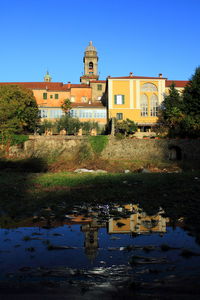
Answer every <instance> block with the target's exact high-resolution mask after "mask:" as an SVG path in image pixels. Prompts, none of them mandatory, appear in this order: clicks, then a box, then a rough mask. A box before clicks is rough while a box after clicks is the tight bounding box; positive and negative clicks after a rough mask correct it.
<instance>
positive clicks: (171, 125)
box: [158, 83, 183, 137]
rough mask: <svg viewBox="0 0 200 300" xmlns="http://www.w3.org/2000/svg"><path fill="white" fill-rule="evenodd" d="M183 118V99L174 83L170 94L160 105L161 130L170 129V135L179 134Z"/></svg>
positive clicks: (159, 121)
mask: <svg viewBox="0 0 200 300" xmlns="http://www.w3.org/2000/svg"><path fill="white" fill-rule="evenodd" d="M182 119H183V101H182V98H181V96H180V94H179V92H178V91H177V89H176V88H175V84H174V83H173V84H172V85H171V86H170V89H169V95H166V96H165V99H164V101H163V103H162V106H161V107H160V111H159V119H158V123H159V130H158V131H159V132H166V131H168V135H169V136H171V137H173V136H176V135H179V133H180V128H179V123H180V121H181V120H182Z"/></svg>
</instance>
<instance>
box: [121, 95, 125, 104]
mask: <svg viewBox="0 0 200 300" xmlns="http://www.w3.org/2000/svg"><path fill="white" fill-rule="evenodd" d="M124 98H125V97H124V95H122V104H124V103H125V100H124Z"/></svg>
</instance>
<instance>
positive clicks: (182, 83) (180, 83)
mask: <svg viewBox="0 0 200 300" xmlns="http://www.w3.org/2000/svg"><path fill="white" fill-rule="evenodd" d="M188 82H189V81H187V80H166V83H165V85H166V87H170V85H172V83H174V84H175V86H176V87H185V86H186V85H187V84H188Z"/></svg>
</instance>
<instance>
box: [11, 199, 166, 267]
mask: <svg viewBox="0 0 200 300" xmlns="http://www.w3.org/2000/svg"><path fill="white" fill-rule="evenodd" d="M82 209H84V210H85V213H83V212H82V211H81V210H82ZM47 211H48V213H49V216H48V217H47V216H45V217H44V215H43V216H41V215H40V217H34V218H29V219H26V220H22V221H21V222H20V223H18V224H15V225H14V224H10V225H9V226H7V228H13V227H39V228H46V229H51V228H55V227H59V226H63V225H68V226H71V225H80V230H81V232H82V233H83V234H84V249H85V254H86V256H87V257H88V259H89V260H90V261H93V260H94V259H95V257H96V255H97V252H98V249H99V242H98V241H99V240H98V231H99V229H100V228H106V229H107V233H108V234H131V235H132V236H133V237H134V236H135V235H139V234H152V233H159V234H164V233H165V232H166V226H167V223H168V222H169V219H168V218H165V217H163V214H164V211H163V210H162V209H160V210H159V211H158V212H157V213H156V214H154V215H151V216H150V215H148V214H147V213H146V212H144V211H143V209H141V208H140V207H139V206H138V205H136V204H127V205H123V206H120V205H115V206H112V207H111V206H109V205H105V206H98V207H87V208H86V207H84V208H83V207H80V210H79V209H77V210H76V212H75V213H73V214H66V215H65V218H64V219H62V221H59V220H58V219H56V218H55V217H54V214H53V212H52V211H51V209H49V208H48V209H46V210H45V212H47ZM68 242H69V241H68Z"/></svg>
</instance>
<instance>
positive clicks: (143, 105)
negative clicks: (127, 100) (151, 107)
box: [140, 94, 148, 117]
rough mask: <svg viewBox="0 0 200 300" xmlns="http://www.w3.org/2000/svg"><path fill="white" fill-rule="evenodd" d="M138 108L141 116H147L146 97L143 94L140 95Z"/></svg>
mask: <svg viewBox="0 0 200 300" xmlns="http://www.w3.org/2000/svg"><path fill="white" fill-rule="evenodd" d="M140 109H141V116H142V117H147V116H148V97H147V95H145V94H142V95H141V97H140Z"/></svg>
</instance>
